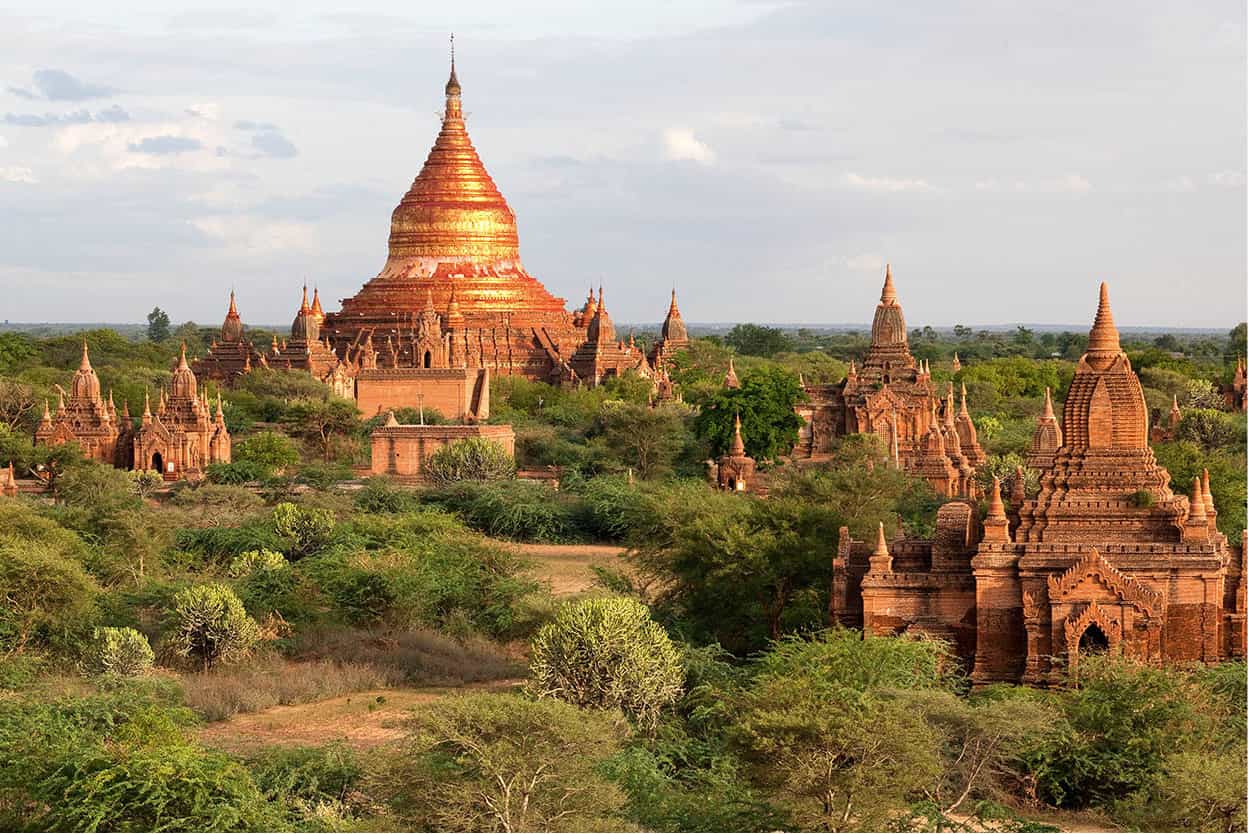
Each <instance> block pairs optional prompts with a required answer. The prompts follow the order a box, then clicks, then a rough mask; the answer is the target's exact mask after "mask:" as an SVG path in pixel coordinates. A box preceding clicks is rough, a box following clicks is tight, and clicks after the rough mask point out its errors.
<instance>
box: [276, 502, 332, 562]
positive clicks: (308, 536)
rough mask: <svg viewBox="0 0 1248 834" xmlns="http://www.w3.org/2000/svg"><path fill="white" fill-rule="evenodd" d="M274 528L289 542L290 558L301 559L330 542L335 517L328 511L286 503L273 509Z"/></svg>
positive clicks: (288, 552) (288, 551)
mask: <svg viewBox="0 0 1248 834" xmlns="http://www.w3.org/2000/svg"><path fill="white" fill-rule="evenodd" d="M273 527H274V529H275V530H276V531H277V534H278V535H279V536H281V537H283V538H284V539H286V540H287V541H288V542H289V545H288V546H287V550H286V552H287V554H288V555H289V556H290V558H291V559H292V560H294V559H301V558H303V557H304V556H308V555H310V554H312V553H315V552H317V551H318V550H320V549H321V548H322V547H324V546H325V545H326V544H327V543H328V542H329V537H330V535H331V534H332V533H333V532H334V515H333V513H331V512H329V511H328V510H317V509H307V508H304V507H298V506H295V505H294V504H291V503H289V502H285V503H282V504H278V505H277V506H276V507H274V508H273Z"/></svg>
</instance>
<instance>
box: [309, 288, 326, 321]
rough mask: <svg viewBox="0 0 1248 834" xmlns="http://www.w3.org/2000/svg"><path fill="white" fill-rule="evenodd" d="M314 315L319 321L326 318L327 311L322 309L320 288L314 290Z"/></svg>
mask: <svg viewBox="0 0 1248 834" xmlns="http://www.w3.org/2000/svg"><path fill="white" fill-rule="evenodd" d="M312 315H314V316H316V317H317V318H318V319H323V318H325V309H324V308H323V307H321V290H320V287H313V288H312Z"/></svg>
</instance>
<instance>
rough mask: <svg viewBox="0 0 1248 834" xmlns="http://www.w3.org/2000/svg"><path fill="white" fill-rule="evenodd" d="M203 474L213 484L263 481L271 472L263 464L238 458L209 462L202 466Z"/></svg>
mask: <svg viewBox="0 0 1248 834" xmlns="http://www.w3.org/2000/svg"><path fill="white" fill-rule="evenodd" d="M204 474H205V475H206V476H207V478H208V480H209V481H211V482H212V483H214V484H232V485H235V486H237V485H238V484H247V483H251V482H253V481H263V480H265V479H266V478H268V477H269V476H270V475H271V474H272V472H270V470H269V469H268V467H266V466H264V465H263V464H259V463H256V462H255V461H249V460H240V461H235V462H233V463H210V464H208V465H207V466H206V467H204Z"/></svg>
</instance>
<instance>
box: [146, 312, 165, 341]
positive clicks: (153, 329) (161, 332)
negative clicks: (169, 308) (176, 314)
mask: <svg viewBox="0 0 1248 834" xmlns="http://www.w3.org/2000/svg"><path fill="white" fill-rule="evenodd" d="M147 338H148V340H149V341H152V342H163V341H165V340H166V339H168V338H169V314H168V313H166V312H165V311H164V310H162V309H160V308H159V307H153V308H152V312H150V313H148V314H147Z"/></svg>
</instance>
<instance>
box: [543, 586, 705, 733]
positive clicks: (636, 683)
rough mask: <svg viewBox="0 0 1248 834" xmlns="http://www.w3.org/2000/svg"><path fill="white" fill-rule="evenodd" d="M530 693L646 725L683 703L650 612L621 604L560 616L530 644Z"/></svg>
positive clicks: (667, 645) (564, 611)
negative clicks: (618, 714) (611, 712)
mask: <svg viewBox="0 0 1248 834" xmlns="http://www.w3.org/2000/svg"><path fill="white" fill-rule="evenodd" d="M529 669H530V674H531V677H530V681H529V689H530V691H531V692H533V693H534V694H535V695H536V696H537V697H539V698H543V697H546V698H558V699H560V700H562V701H567V702H569V703H572V704H576V705H577V706H580V707H596V708H598V709H614V708H618V709H620V710H623V711H624V713H625V714H627V715H629V716H631V717H632V718H634V719H636V720H637V721H638V722H639V723H641V724H643V725H645V726H650V727H652V726H654V724H655V723H656V722H657V721H658V717H659V713H660V711H661V710H662V709H663V708H664V707H666V706H668V705H670V704H672V703H673V702H675V701H676V699H677V698H679V697H680V694H681V689H682V686H683V684H684V678H685V674H684V668H683V667H682V665H681V661H680V655H679V653H678V652H677V650H676V647H675V646H674V645H673V644H672V640H671V638H670V637H668V636H667V632H665V631H664V630H663V628H662V627H661V626H659V624H658V623H656V622H654V620H652V619H650V611H649V610H648V609H647V608H646V607H645V606H644V605H642V604H641V603H639V602H637V601H636V600H632V599H627V598H625V597H595V598H590V599H584V600H579V601H576V602H570V603H567V604H566V605H564V606H563V607H562V608H561V609H559V613H558V614H557V615H556V616H555V619H554V622H551V623H547V624H546V625H545V626H543V627H542V629H541V631H539V632H538V633H537V636H536V637H535V638H534V640H533V646H532V655H531V659H530V661H529Z"/></svg>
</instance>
